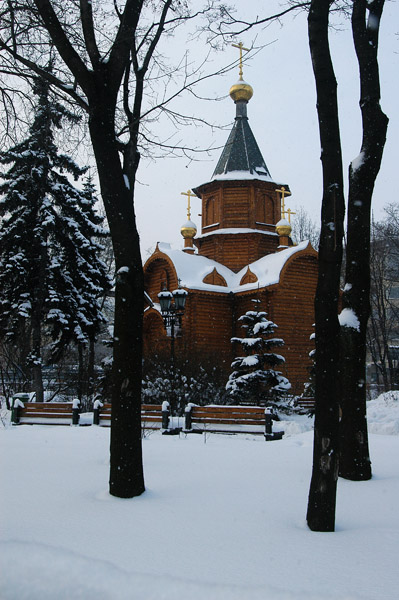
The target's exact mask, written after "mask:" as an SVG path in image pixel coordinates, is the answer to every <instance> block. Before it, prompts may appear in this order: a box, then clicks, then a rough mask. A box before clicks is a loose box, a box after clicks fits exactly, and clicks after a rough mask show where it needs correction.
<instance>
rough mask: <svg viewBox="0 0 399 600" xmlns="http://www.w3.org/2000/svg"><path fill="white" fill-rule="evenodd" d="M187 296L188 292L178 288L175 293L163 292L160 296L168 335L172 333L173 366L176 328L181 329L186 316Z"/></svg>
mask: <svg viewBox="0 0 399 600" xmlns="http://www.w3.org/2000/svg"><path fill="white" fill-rule="evenodd" d="M187 296H188V292H187V291H186V290H183V289H182V288H181V287H178V288H177V290H174V291H173V292H169V291H168V290H163V291H162V292H160V293H159V294H158V298H159V304H160V305H161V314H162V318H163V322H164V325H165V329H166V333H167V334H169V332H170V346H171V348H170V349H171V355H172V364H174V362H175V337H176V336H175V328H176V327H179V328H180V327H181V319H182V316H183V314H184V308H185V305H186V300H187Z"/></svg>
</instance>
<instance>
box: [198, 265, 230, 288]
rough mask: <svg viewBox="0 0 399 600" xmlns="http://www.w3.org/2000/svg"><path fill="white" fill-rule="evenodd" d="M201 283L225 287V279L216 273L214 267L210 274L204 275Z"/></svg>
mask: <svg viewBox="0 0 399 600" xmlns="http://www.w3.org/2000/svg"><path fill="white" fill-rule="evenodd" d="M202 281H203V283H208V284H210V285H221V286H223V287H227V283H226V280H225V278H224V277H222V276H221V275H220V273H218V272H217V270H216V267H215V268H214V269H213V271H212V273H209V275H206V276H205V277H204V279H203V280H202Z"/></svg>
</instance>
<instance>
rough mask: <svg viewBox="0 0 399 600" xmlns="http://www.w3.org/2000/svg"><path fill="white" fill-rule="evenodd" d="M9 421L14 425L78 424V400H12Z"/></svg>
mask: <svg viewBox="0 0 399 600" xmlns="http://www.w3.org/2000/svg"><path fill="white" fill-rule="evenodd" d="M11 422H12V423H14V424H15V425H78V424H79V402H78V401H77V400H74V401H73V402H21V400H20V399H18V398H16V399H15V400H14V402H13V407H12V412H11Z"/></svg>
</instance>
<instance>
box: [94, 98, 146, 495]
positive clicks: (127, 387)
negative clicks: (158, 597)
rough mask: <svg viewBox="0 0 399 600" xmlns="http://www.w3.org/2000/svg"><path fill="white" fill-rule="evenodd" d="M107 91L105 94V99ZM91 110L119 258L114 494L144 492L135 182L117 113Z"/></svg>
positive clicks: (103, 192)
mask: <svg viewBox="0 0 399 600" xmlns="http://www.w3.org/2000/svg"><path fill="white" fill-rule="evenodd" d="M105 94H106V92H104V95H105ZM104 95H103V96H102V97H100V98H101V100H100V98H99V101H98V103H97V104H96V106H95V107H94V109H93V110H92V111H91V114H90V119H89V127H90V136H91V140H92V144H93V149H94V153H95V158H96V163H97V167H98V175H99V179H100V186H101V195H102V198H103V201H104V206H105V210H106V214H107V219H108V224H109V228H110V232H111V238H112V244H113V249H114V255H115V269H116V285H115V320H114V339H113V370H112V419H111V463H110V480H109V483H110V493H111V494H112V495H114V496H118V497H120V498H130V497H133V496H137V495H140V494H141V493H142V492H143V491H144V489H145V488H144V474H143V467H142V448H141V379H142V372H141V369H142V360H141V357H142V318H143V310H144V304H143V298H144V279H143V269H142V261H141V254H140V246H139V236H138V233H137V227H136V219H135V214H134V207H133V189H134V187H133V186H134V180H133V181H132V178H129V177H128V176H127V175H126V174H124V173H123V170H122V165H121V161H120V155H119V151H118V148H117V143H116V141H115V134H114V118H113V111H112V110H111V109H109V110H108V111H107V110H105V108H104V107H107V106H108V107H110V102H109V101H107V99H106V98H105V97H104Z"/></svg>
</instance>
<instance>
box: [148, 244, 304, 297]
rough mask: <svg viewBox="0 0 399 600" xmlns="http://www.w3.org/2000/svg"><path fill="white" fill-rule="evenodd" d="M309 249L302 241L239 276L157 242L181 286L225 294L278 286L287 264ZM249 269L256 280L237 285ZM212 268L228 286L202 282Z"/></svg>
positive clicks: (243, 271)
mask: <svg viewBox="0 0 399 600" xmlns="http://www.w3.org/2000/svg"><path fill="white" fill-rule="evenodd" d="M308 246H309V242H308V241H304V242H301V243H300V244H298V245H297V246H291V247H289V248H286V249H285V250H281V251H280V252H276V253H273V254H268V255H267V256H263V257H262V258H260V259H259V260H257V261H255V262H253V263H251V264H250V265H248V266H245V267H244V268H243V269H241V271H239V272H238V273H234V272H233V271H231V269H229V268H227V267H225V266H224V265H222V264H220V263H218V262H216V261H214V260H211V259H209V258H206V257H205V256H200V255H199V254H187V253H186V252H183V251H182V250H175V249H172V248H171V246H170V244H165V243H159V244H158V250H159V252H160V253H162V254H165V255H166V256H167V257H168V258H169V259H170V260H171V261H172V263H173V266H174V268H175V270H176V274H177V277H178V279H180V282H181V285H182V287H186V288H189V289H194V290H204V291H212V292H221V293H224V294H228V293H229V292H234V293H236V292H241V291H247V290H253V289H257V288H258V286H260V287H267V286H269V285H273V284H276V283H278V282H279V280H280V274H281V271H282V269H283V267H284V265H285V264H286V263H287V261H288V260H289V259H290V258H291V257H292V256H294V255H295V254H297V253H298V252H302V251H304V250H306V249H307V248H308ZM248 267H249V269H250V270H251V272H252V273H254V274H255V275H256V277H257V278H258V281H255V282H254V283H246V284H244V285H240V281H241V280H242V278H243V277H244V275H245V274H246V272H247V270H248ZM214 269H216V271H217V272H218V273H219V274H220V275H221V276H222V277H223V278H224V280H225V281H226V284H227V286H221V285H212V284H210V283H204V281H203V280H204V278H206V277H207V275H210V274H211V273H212V272H213V270H214Z"/></svg>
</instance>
